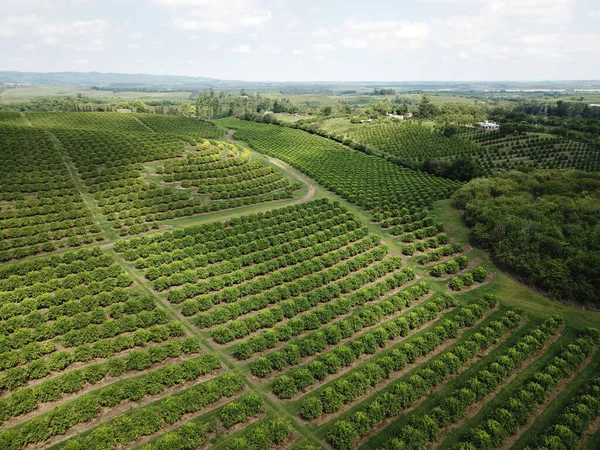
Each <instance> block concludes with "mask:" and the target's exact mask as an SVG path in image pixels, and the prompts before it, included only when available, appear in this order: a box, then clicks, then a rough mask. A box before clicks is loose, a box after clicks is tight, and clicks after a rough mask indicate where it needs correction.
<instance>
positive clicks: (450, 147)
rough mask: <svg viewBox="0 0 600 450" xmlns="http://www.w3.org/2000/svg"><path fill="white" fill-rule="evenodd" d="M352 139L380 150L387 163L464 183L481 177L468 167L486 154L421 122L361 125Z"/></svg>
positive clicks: (353, 132)
mask: <svg viewBox="0 0 600 450" xmlns="http://www.w3.org/2000/svg"><path fill="white" fill-rule="evenodd" d="M350 136H351V137H352V138H353V139H355V140H356V141H358V142H360V143H362V144H364V145H366V146H367V147H368V148H373V149H376V150H378V151H379V152H381V153H382V155H383V156H384V157H385V158H386V159H387V160H389V161H392V162H394V163H397V164H400V165H403V166H406V167H410V168H412V169H421V170H425V171H428V172H431V173H434V174H436V175H441V176H448V177H450V178H453V179H456V180H462V181H464V180H469V179H471V178H474V177H476V176H477V175H479V174H480V170H479V168H478V167H477V166H476V165H474V166H473V167H471V168H470V170H469V171H467V170H466V169H467V167H466V166H465V163H468V161H470V160H471V159H473V158H476V157H477V155H479V153H481V152H482V149H481V148H479V146H478V145H476V144H475V143H474V142H471V141H469V140H467V139H462V138H461V137H460V136H447V135H445V134H444V133H443V132H439V131H436V130H432V129H431V128H430V127H427V126H425V125H423V124H420V123H412V122H405V123H392V124H384V123H382V124H374V125H368V126H361V127H357V128H355V129H353V130H352V131H351V133H350Z"/></svg>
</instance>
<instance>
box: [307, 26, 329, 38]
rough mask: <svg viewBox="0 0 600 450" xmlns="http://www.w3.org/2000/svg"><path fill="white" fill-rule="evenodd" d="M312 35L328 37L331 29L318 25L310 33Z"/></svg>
mask: <svg viewBox="0 0 600 450" xmlns="http://www.w3.org/2000/svg"><path fill="white" fill-rule="evenodd" d="M311 34H312V35H313V36H314V37H329V36H331V34H332V31H331V30H330V29H329V28H325V27H320V28H317V29H316V30H314V31H313V32H312V33H311Z"/></svg>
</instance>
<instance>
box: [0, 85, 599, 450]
mask: <svg viewBox="0 0 600 450" xmlns="http://www.w3.org/2000/svg"><path fill="white" fill-rule="evenodd" d="M3 97H4V96H3ZM453 101H455V100H453ZM328 125H329V126H330V127H332V129H333V128H336V127H342V126H344V124H343V123H340V122H339V121H337V119H330V121H329V122H328ZM340 129H341V128H340ZM457 139H458V138H457ZM457 142H465V141H460V140H459V141H457ZM0 144H1V145H0V155H1V156H2V160H3V162H4V165H3V167H2V168H1V169H0V181H1V183H0V233H1V235H2V241H1V245H2V247H1V248H0V255H2V263H1V264H0V326H1V327H2V333H1V334H0V353H1V354H2V356H3V358H0V361H1V362H0V365H1V367H0V389H1V391H0V394H1V395H0V418H1V425H0V449H3V450H4V449H6V450H13V449H14V450H17V449H34V448H53V449H64V450H75V449H77V450H80V449H81V450H83V449H86V450H88V449H103V450H108V449H111V450H112V449H142V450H150V449H156V450H177V449H181V450H184V449H190V450H191V449H197V448H208V447H210V448H216V449H224V450H240V449H249V450H253V449H269V448H303V449H305V450H308V449H310V450H315V449H318V448H325V449H329V450H331V449H335V450H345V449H358V448H361V449H365V450H366V449H378V448H381V449H386V450H387V449H390V450H391V449H412V448H447V449H456V448H461V449H479V448H490V449H491V448H518V449H524V448H525V447H529V448H540V449H542V448H545V447H546V446H547V445H549V442H550V441H549V440H552V442H559V441H560V439H565V442H566V440H567V439H569V442H575V443H576V444H577V445H575V446H573V447H572V448H589V449H591V448H596V447H595V446H596V443H597V442H598V429H597V426H598V415H599V414H600V408H597V407H593V408H588V409H585V408H582V407H578V405H579V404H580V403H581V402H588V404H589V405H598V404H600V380H598V379H597V378H595V377H597V376H598V373H599V369H600V352H599V351H598V345H599V336H598V333H595V332H593V331H591V330H590V329H589V328H588V327H596V328H599V327H600V312H593V311H589V310H583V309H581V308H579V307H577V306H573V305H568V304H566V303H560V302H558V301H555V300H551V299H549V298H547V297H545V296H544V295H543V293H541V292H538V291H536V290H535V289H533V288H531V287H528V286H526V285H524V284H522V283H520V282H519V281H518V280H517V279H516V278H515V277H514V276H513V275H512V274H509V273H507V272H506V271H504V270H503V269H502V268H500V267H498V266H497V265H496V264H495V263H494V262H493V261H492V260H491V259H490V257H489V255H488V254H487V253H486V252H485V251H483V250H481V249H479V248H477V247H476V245H475V243H474V242H472V241H471V239H470V237H469V233H468V230H467V228H466V227H465V225H464V224H463V221H462V218H461V215H460V212H459V211H458V210H456V209H454V208H453V207H452V206H451V200H449V197H450V196H451V195H452V193H453V192H455V190H456V189H458V188H459V187H460V186H461V185H462V183H460V182H456V181H452V180H449V179H445V178H441V177H436V176H433V175H430V174H427V173H424V172H420V171H417V170H413V169H410V168H407V167H402V166H400V165H397V164H394V163H393V162H390V161H388V160H386V159H385V158H382V157H380V156H375V155H367V154H366V153H364V152H360V151H357V150H353V149H352V148H349V147H346V146H344V145H342V144H340V143H338V142H335V141H333V140H330V139H327V138H325V137H322V136H317V135H314V134H310V133H307V132H305V131H302V130H298V129H292V128H288V127H282V126H276V125H267V124H259V123H254V122H248V121H241V120H235V119H225V120H218V121H215V122H207V121H201V120H198V119H189V118H184V117H181V116H166V115H165V116H162V115H138V114H118V113H92V112H89V113H88V112H81V113H32V112H28V113H26V114H21V113H1V114H0ZM411 145H413V144H411ZM457 145H458V144H457ZM473 145H475V144H473ZM456 279H460V280H461V281H460V283H458V282H456V281H455V280H456ZM451 287H454V288H455V289H454V290H453V289H451ZM569 408H571V409H569ZM567 410H568V411H574V413H573V414H571V415H565V414H563V413H564V412H565V411H567ZM574 421H576V422H577V424H578V426H577V427H575V426H572V424H573V423H575V422H574ZM563 424H571V428H572V431H571V433H572V434H569V435H568V436H567V435H565V434H564V433H562V434H561V433H560V431H561V430H562V428H561V426H562V425H563ZM544 439H546V441H544ZM557 445H558V444H557ZM556 448H562V447H556Z"/></svg>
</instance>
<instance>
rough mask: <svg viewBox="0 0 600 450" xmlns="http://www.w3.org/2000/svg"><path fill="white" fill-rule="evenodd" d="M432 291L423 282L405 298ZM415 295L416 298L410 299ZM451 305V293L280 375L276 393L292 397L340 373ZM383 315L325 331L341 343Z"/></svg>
mask: <svg viewBox="0 0 600 450" xmlns="http://www.w3.org/2000/svg"><path fill="white" fill-rule="evenodd" d="M428 290H429V288H428V287H427V286H426V285H425V286H424V285H422V284H419V285H417V286H415V289H412V291H411V292H409V293H407V295H406V296H403V298H406V299H407V300H404V301H406V305H408V304H410V302H411V301H413V300H415V299H417V298H419V297H420V296H422V295H424V294H425V293H427V292H428ZM411 295H412V297H413V298H412V299H411V298H410V296H411ZM384 306H386V305H384ZM451 306H454V302H453V300H452V299H450V298H449V296H442V297H439V298H437V299H433V300H430V301H429V302H427V303H425V304H424V305H422V306H420V307H418V308H415V310H413V311H411V312H409V313H406V314H404V315H402V316H400V317H398V318H396V319H394V320H392V321H390V322H387V323H385V324H383V325H380V326H378V327H376V328H374V329H373V330H370V331H369V332H368V333H365V334H364V335H362V336H360V337H358V338H357V339H354V340H352V341H349V342H346V343H345V344H342V345H339V346H338V347H336V348H335V349H334V350H332V351H330V352H328V353H326V354H325V355H321V356H320V357H318V358H317V359H316V360H315V361H313V362H311V363H309V364H308V365H307V366H305V367H300V368H297V369H294V370H292V371H290V372H288V373H286V374H284V375H281V376H278V377H277V378H276V379H275V383H274V385H273V392H274V393H275V395H277V396H278V397H279V398H284V399H289V398H292V397H293V396H294V395H295V394H296V393H297V392H303V391H304V390H305V389H306V388H307V387H308V386H310V385H312V384H314V383H316V382H318V381H321V380H323V379H325V377H327V375H330V374H334V373H337V372H338V371H339V370H340V369H341V368H342V367H347V366H349V365H351V364H352V363H353V362H354V361H355V360H356V359H358V358H360V357H361V356H362V355H365V354H373V353H375V352H377V350H378V349H379V348H384V347H385V346H387V345H388V341H391V340H394V339H396V338H398V337H399V336H406V335H407V334H408V331H409V330H411V329H414V328H416V327H418V326H420V325H421V324H423V323H425V322H427V321H429V320H432V319H433V318H435V317H437V315H438V314H439V313H440V312H441V311H443V310H444V309H446V308H448V307H451ZM378 312H379V313H381V314H383V315H385V311H383V310H380V311H378ZM382 317H383V316H380V315H379V314H372V313H369V314H367V315H366V316H363V317H361V315H360V312H359V313H358V314H357V315H355V316H354V317H350V318H348V319H347V320H345V321H344V322H343V323H340V324H336V325H339V326H334V327H335V328H331V329H325V330H323V332H324V333H325V338H326V340H327V341H326V342H327V344H328V345H337V344H338V343H339V342H340V341H341V340H342V339H344V338H347V337H350V336H352V335H353V334H354V333H356V332H358V331H359V330H360V328H362V327H366V326H371V325H374V324H376V323H378V322H379V321H380V319H381V318H382Z"/></svg>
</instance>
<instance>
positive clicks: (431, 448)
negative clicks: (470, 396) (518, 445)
mask: <svg viewBox="0 0 600 450" xmlns="http://www.w3.org/2000/svg"><path fill="white" fill-rule="evenodd" d="M560 336H561V333H560V332H558V333H556V334H554V335H553V336H552V337H550V339H548V340H547V341H546V343H545V344H544V345H543V347H542V348H540V349H539V350H538V351H537V352H535V353H533V354H532V355H530V356H529V357H528V358H527V359H525V360H524V361H523V362H522V363H521V365H520V366H519V367H515V368H514V369H513V370H514V372H513V373H512V375H510V376H509V377H508V378H505V379H504V380H503V381H502V382H501V383H500V384H499V385H498V386H496V389H494V390H493V391H492V392H490V393H489V394H487V395H486V396H485V397H484V398H483V399H481V400H480V401H479V402H477V403H474V404H472V405H471V406H469V408H467V414H466V415H465V417H463V418H462V419H461V420H459V421H458V422H455V423H453V424H450V425H448V426H447V427H445V428H443V429H441V430H440V434H439V436H438V439H437V441H436V442H431V443H429V444H428V445H427V449H428V450H435V449H437V448H438V447H439V446H440V445H441V444H442V443H443V442H444V440H445V439H446V436H448V434H450V433H451V432H452V431H454V430H456V429H457V428H460V427H462V426H463V425H464V424H465V423H467V421H469V420H471V419H472V418H473V417H475V416H476V415H477V414H479V412H480V411H481V409H482V408H483V407H484V406H485V405H486V404H487V403H489V402H490V401H492V400H493V399H494V398H495V397H496V396H497V395H498V394H499V393H500V391H501V390H502V389H504V388H505V387H506V386H508V385H509V384H510V383H512V382H513V380H514V379H515V378H516V377H517V376H518V375H519V374H520V373H521V371H520V370H517V369H518V368H520V367H528V366H529V365H530V364H531V363H533V361H535V360H536V359H538V358H539V357H540V356H542V355H543V354H544V353H546V351H547V350H548V348H550V346H551V345H552V344H553V343H554V342H556V340H557V339H558V338H559V337H560Z"/></svg>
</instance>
